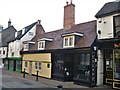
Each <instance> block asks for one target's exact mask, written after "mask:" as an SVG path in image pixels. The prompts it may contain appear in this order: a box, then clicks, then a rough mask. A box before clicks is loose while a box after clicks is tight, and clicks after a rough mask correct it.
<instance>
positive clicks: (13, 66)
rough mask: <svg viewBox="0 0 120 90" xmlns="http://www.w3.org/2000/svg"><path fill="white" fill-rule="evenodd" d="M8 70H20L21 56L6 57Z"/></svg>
mask: <svg viewBox="0 0 120 90" xmlns="http://www.w3.org/2000/svg"><path fill="white" fill-rule="evenodd" d="M7 60H8V70H12V71H17V72H21V58H7Z"/></svg>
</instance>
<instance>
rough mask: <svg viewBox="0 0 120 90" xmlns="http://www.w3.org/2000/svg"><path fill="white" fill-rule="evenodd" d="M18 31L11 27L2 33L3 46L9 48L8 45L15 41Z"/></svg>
mask: <svg viewBox="0 0 120 90" xmlns="http://www.w3.org/2000/svg"><path fill="white" fill-rule="evenodd" d="M16 31H17V30H16V29H15V28H14V27H13V26H10V27H8V28H6V29H4V30H3V31H2V46H7V43H8V42H10V41H12V40H13V39H15V32H16Z"/></svg>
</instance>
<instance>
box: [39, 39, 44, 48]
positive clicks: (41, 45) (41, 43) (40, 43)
mask: <svg viewBox="0 0 120 90" xmlns="http://www.w3.org/2000/svg"><path fill="white" fill-rule="evenodd" d="M44 48H45V41H39V42H38V49H44Z"/></svg>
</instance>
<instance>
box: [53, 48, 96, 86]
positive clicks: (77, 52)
mask: <svg viewBox="0 0 120 90" xmlns="http://www.w3.org/2000/svg"><path fill="white" fill-rule="evenodd" d="M52 55H53V56H52V57H53V60H52V63H53V64H52V78H53V79H56V80H61V81H73V82H74V83H75V84H79V85H86V86H89V87H94V86H96V81H97V80H96V74H97V73H96V70H97V67H96V63H97V62H96V61H97V59H95V58H96V51H95V52H94V51H93V50H92V49H91V48H84V49H69V50H59V51H58V50H56V51H55V52H53V53H52Z"/></svg>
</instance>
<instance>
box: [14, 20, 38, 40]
mask: <svg viewBox="0 0 120 90" xmlns="http://www.w3.org/2000/svg"><path fill="white" fill-rule="evenodd" d="M36 24H37V22H34V23H32V24H30V25H28V26H26V27H24V29H25V33H24V34H22V30H20V31H18V34H17V37H16V38H15V40H20V39H21V38H22V37H23V36H24V35H25V34H26V33H27V32H28V31H29V30H30V29H31V28H32V27H34V26H35V25H36Z"/></svg>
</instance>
